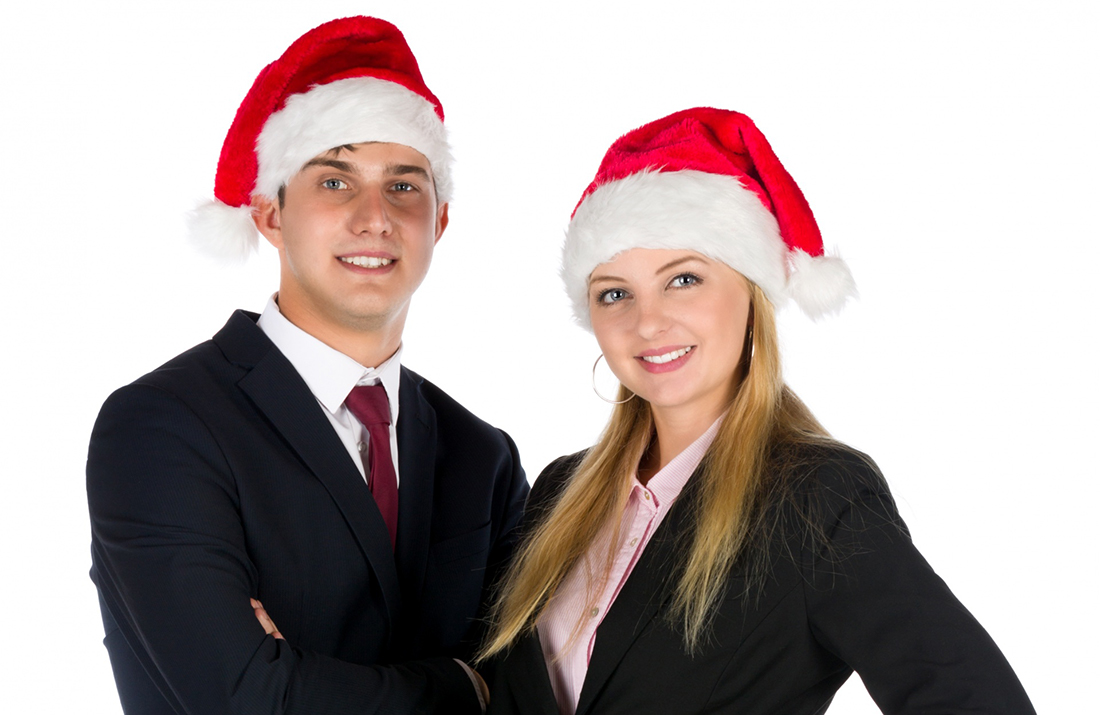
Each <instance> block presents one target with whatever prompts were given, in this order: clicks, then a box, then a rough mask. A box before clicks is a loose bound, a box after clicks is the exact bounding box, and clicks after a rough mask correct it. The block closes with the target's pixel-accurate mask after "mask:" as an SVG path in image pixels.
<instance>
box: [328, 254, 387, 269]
mask: <svg viewBox="0 0 1100 715" xmlns="http://www.w3.org/2000/svg"><path fill="white" fill-rule="evenodd" d="M340 260H341V261H343V262H344V263H350V264H352V265H355V266H360V267H362V268H381V267H382V266H388V265H390V264H391V263H393V259H392V258H379V257H378V256H341V257H340Z"/></svg>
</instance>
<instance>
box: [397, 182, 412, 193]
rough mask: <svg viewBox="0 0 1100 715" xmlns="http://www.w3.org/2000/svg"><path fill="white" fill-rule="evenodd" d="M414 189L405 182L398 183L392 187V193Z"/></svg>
mask: <svg viewBox="0 0 1100 715" xmlns="http://www.w3.org/2000/svg"><path fill="white" fill-rule="evenodd" d="M414 188H415V187H414V186H413V185H412V184H410V183H409V182H407V181H399V182H397V183H396V184H394V185H393V190H394V191H412V190H413V189H414Z"/></svg>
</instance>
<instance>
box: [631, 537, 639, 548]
mask: <svg viewBox="0 0 1100 715" xmlns="http://www.w3.org/2000/svg"><path fill="white" fill-rule="evenodd" d="M630 545H631V546H637V545H638V537H636V536H635V537H634V538H633V539H631V540H630Z"/></svg>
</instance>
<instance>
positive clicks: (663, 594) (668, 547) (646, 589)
mask: <svg viewBox="0 0 1100 715" xmlns="http://www.w3.org/2000/svg"><path fill="white" fill-rule="evenodd" d="M698 474H699V470H698V469H696V470H695V473H694V474H692V477H691V479H690V480H689V481H688V483H687V484H686V485H685V486H684V489H683V491H682V492H681V493H680V496H679V497H678V498H677V499H676V503H675V504H674V505H673V506H672V509H671V510H670V511H669V513H668V516H666V517H665V520H664V521H663V522H661V526H660V527H658V529H657V533H655V534H654V535H653V538H652V539H651V540H650V542H649V544H647V545H646V548H645V551H644V552H643V553H642V557H641V558H640V559H638V563H637V564H635V566H634V570H633V571H631V572H630V577H629V578H628V579H627V580H626V583H625V584H623V588H622V590H621V591H619V595H618V596H617V597H616V598H615V602H614V603H613V604H611V608H610V609H608V611H607V616H606V617H605V618H604V620H603V622H602V623H601V624H600V627H599V628H598V629H597V631H596V644H595V646H594V647H593V649H592V659H591V660H590V661H589V663H588V673H587V674H586V675H585V679H584V685H583V686H582V687H581V694H580V699H579V701H578V703H577V715H584V713H585V712H586V711H588V709H589V708H591V706H592V705H593V703H594V702H595V701H596V698H597V697H598V696H599V693H600V691H601V690H603V687H604V685H605V684H606V683H607V680H608V678H610V677H611V675H612V674H613V673H614V672H615V669H616V668H617V667H618V666H619V663H620V662H621V661H622V659H623V657H624V656H625V655H626V653H627V651H628V650H630V647H631V646H632V645H633V644H634V641H635V640H637V638H638V636H639V635H641V633H642V632H643V631H644V630H645V628H646V627H647V626H648V625H649V623H650V622H651V621H652V620H653V619H654V618H655V617H656V616H657V615H658V611H660V610H661V607H662V606H664V605H665V604H666V603H667V602H668V601H670V600H671V598H672V593H673V590H674V588H675V586H676V579H675V578H670V576H675V575H676V574H679V572H680V563H679V562H680V560H681V557H682V554H683V550H682V546H683V543H682V542H683V537H684V535H685V534H686V533H688V531H689V529H690V526H691V515H692V512H693V509H694V507H693V505H694V502H695V501H696V492H697V482H698V481H699V480H698V479H697V476H698Z"/></svg>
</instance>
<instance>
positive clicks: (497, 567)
mask: <svg viewBox="0 0 1100 715" xmlns="http://www.w3.org/2000/svg"><path fill="white" fill-rule="evenodd" d="M500 434H501V436H502V437H503V438H504V441H505V442H506V443H507V445H508V458H507V459H506V460H505V462H504V464H503V465H502V467H501V469H500V476H499V478H498V482H497V488H496V490H495V491H494V494H493V539H492V544H493V545H492V551H491V553H490V556H489V561H488V574H487V577H486V580H485V582H486V584H488V585H490V586H493V585H495V583H496V581H497V579H499V578H500V577H501V576H502V575H503V572H504V570H505V569H507V568H508V565H509V564H510V563H511V561H512V553H513V552H514V551H515V548H516V544H517V543H518V542H519V537H520V531H519V525H520V522H521V521H522V519H523V508H524V505H525V504H526V503H527V495H528V494H529V493H530V491H531V488H530V486H529V485H528V483H527V475H526V474H525V473H524V471H523V467H522V466H521V465H520V459H519V450H517V449H516V444H515V442H513V441H512V438H511V437H509V436H508V435H507V434H506V433H504V432H501V433H500Z"/></svg>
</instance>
